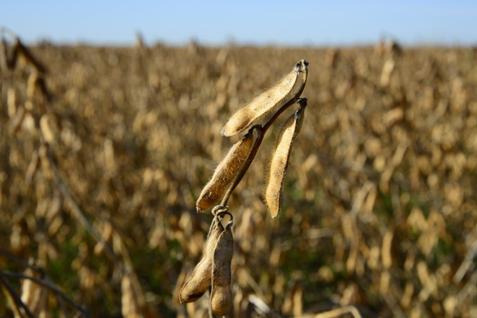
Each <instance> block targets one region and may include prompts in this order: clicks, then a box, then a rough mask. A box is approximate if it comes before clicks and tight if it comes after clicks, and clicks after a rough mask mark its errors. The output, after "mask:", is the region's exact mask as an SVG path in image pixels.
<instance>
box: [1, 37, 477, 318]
mask: <svg viewBox="0 0 477 318" xmlns="http://www.w3.org/2000/svg"><path fill="white" fill-rule="evenodd" d="M9 45H10V46H11V45H12V43H10V44H9ZM10 48H11V47H10ZM29 52H30V53H31V54H32V55H33V56H34V58H35V59H36V60H37V61H38V62H40V63H41V64H42V65H43V66H44V68H45V70H43V69H42V67H41V66H40V65H39V64H38V65H35V61H34V60H33V61H32V60H31V59H28V56H27V55H25V54H23V55H25V56H18V61H17V63H16V65H15V67H10V68H8V67H6V64H7V63H6V62H5V61H3V63H2V65H1V69H0V78H1V79H0V90H1V104H0V105H1V107H0V238H1V242H2V244H1V247H0V286H1V288H2V295H1V296H0V297H1V298H0V316H2V317H13V316H14V315H16V316H17V317H28V315H29V314H31V316H33V317H73V316H75V315H78V316H81V315H84V316H86V315H88V314H89V315H91V316H92V317H121V316H124V317H141V316H143V317H176V316H177V317H207V306H208V305H207V304H208V302H207V298H208V297H207V296H203V297H202V298H200V299H199V301H197V302H195V303H190V304H187V305H180V304H179V303H178V301H177V289H178V286H179V285H180V282H182V281H183V280H184V277H185V274H186V273H187V272H189V271H190V270H191V269H192V268H193V266H194V265H195V264H196V263H197V261H198V260H199V258H200V255H201V251H202V248H203V245H204V241H205V235H206V233H207V229H208V225H209V223H210V220H211V218H212V216H211V215H210V213H205V214H199V213H197V212H196V210H195V202H196V200H197V197H198V196H199V194H200V191H201V189H202V187H203V186H204V184H206V182H207V180H208V179H209V178H210V176H211V174H212V172H213V171H214V169H215V167H216V165H217V163H218V162H219V160H220V159H221V158H222V157H223V156H224V154H225V153H226V151H227V149H228V148H230V146H231V141H230V139H228V138H225V137H223V136H221V135H220V130H221V128H222V127H223V125H224V123H225V122H226V121H227V119H228V118H229V117H230V115H231V114H232V113H233V112H235V111H236V110H237V109H238V108H240V107H241V106H243V105H244V104H246V103H247V102H248V101H250V100H251V99H252V98H253V97H254V96H256V95H257V94H259V93H260V92H262V91H264V90H265V89H267V88H268V87H270V86H271V85H273V84H274V83H276V82H277V81H278V80H279V79H280V78H281V77H282V76H283V75H284V74H286V73H287V72H288V71H289V70H290V68H291V66H293V65H294V63H295V62H296V61H297V60H299V59H301V58H305V59H307V60H308V61H309V63H310V66H309V76H308V82H307V85H306V88H305V90H304V92H303V96H306V97H307V98H308V106H307V113H306V117H305V119H304V123H303V127H302V130H301V132H300V134H299V136H298V137H297V139H296V142H295V144H294V151H293V155H292V156H291V158H290V163H289V171H288V173H287V178H286V180H285V183H284V192H283V206H282V209H281V211H280V212H279V215H278V217H277V218H275V219H272V218H271V217H270V215H269V214H268V212H267V208H266V205H265V203H264V199H263V194H264V189H265V185H266V182H267V176H268V167H269V161H270V153H271V152H272V147H273V140H274V139H276V138H275V137H276V135H277V131H276V130H275V129H272V130H271V134H269V135H268V136H266V137H265V141H264V144H263V146H262V148H261V149H260V150H259V153H258V155H257V159H256V160H255V161H254V162H253V164H252V165H251V168H250V171H249V172H248V173H247V174H246V176H245V179H244V180H243V182H242V183H241V184H240V185H239V187H238V190H237V191H236V192H234V194H233V196H232V198H231V200H230V210H231V212H232V213H233V215H234V218H235V224H234V228H233V234H234V241H235V247H234V250H235V252H234V257H233V262H232V276H233V288H232V291H233V304H234V309H233V310H234V316H235V317H315V316H316V317H325V316H324V315H323V316H317V314H318V313H322V312H326V311H329V310H331V309H334V308H340V307H343V308H345V309H346V308H349V309H356V310H357V311H359V313H360V314H361V316H362V317H475V316H476V315H477V287H476V286H477V271H476V268H475V262H476V256H477V197H476V195H475V193H476V186H477V63H476V62H477V51H476V50H475V49H471V48H405V49H403V50H400V49H399V48H397V47H396V48H393V47H390V46H386V45H382V46H377V47H375V48H373V47H362V48H342V49H331V48H328V49H325V48H324V49H318V48H317V49H315V48H282V47H263V48H255V47H227V48H206V47H202V46H200V45H197V44H194V43H191V44H190V45H189V46H187V47H167V46H162V45H156V46H153V47H146V46H144V45H141V43H139V44H138V45H136V46H134V47H128V48H110V47H90V46H82V45H78V46H55V45H51V44H48V43H43V44H40V45H38V46H35V47H30V48H29ZM29 278H36V279H37V282H39V283H42V284H37V283H36V282H35V281H33V282H32V281H31V280H30V279H29ZM55 288H57V289H55ZM15 295H16V296H17V297H15ZM22 303H23V304H24V305H25V307H27V308H28V310H27V309H25V308H23V309H20V310H17V312H16V313H15V308H17V307H20V308H21V304H22ZM15 304H16V305H15ZM346 306H354V307H346ZM354 313H355V314H356V311H354ZM345 315H346V314H345ZM349 315H350V314H348V316H349Z"/></svg>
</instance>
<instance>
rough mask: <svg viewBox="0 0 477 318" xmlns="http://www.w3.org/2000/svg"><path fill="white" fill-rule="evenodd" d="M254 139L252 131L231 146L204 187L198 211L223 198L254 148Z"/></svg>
mask: <svg viewBox="0 0 477 318" xmlns="http://www.w3.org/2000/svg"><path fill="white" fill-rule="evenodd" d="M253 140H254V137H253V132H250V133H248V134H247V135H245V136H244V137H243V138H242V139H241V140H240V141H238V142H237V143H235V144H234V145H233V146H232V148H230V150H229V152H228V153H227V155H226V156H225V158H224V159H223V160H222V162H220V164H219V165H218V166H217V168H216V169H215V171H214V174H213V175H212V178H211V179H210V180H209V182H208V183H207V184H206V185H205V187H204V189H202V192H201V193H200V195H199V198H198V199H197V202H196V208H197V211H199V212H201V211H204V210H207V209H209V208H211V207H212V206H214V205H215V204H216V203H218V201H219V200H220V199H222V197H223V196H224V194H225V192H226V191H227V189H228V188H229V186H230V184H231V183H232V181H233V180H234V178H235V176H236V175H237V173H238V172H239V171H240V168H241V167H242V165H243V163H244V162H245V160H246V159H247V157H248V155H249V153H250V151H251V149H252V145H253Z"/></svg>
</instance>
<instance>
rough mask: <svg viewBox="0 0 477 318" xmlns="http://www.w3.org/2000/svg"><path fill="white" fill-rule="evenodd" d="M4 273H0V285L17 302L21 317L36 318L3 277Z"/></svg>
mask: <svg viewBox="0 0 477 318" xmlns="http://www.w3.org/2000/svg"><path fill="white" fill-rule="evenodd" d="M2 274H3V273H1V272H0V284H2V285H3V286H4V287H5V289H6V291H7V292H8V294H9V295H10V297H11V298H12V300H13V301H14V302H15V306H16V307H17V310H18V312H19V313H20V315H21V316H23V314H25V315H26V316H27V317H28V318H34V316H33V314H32V312H31V311H30V309H29V308H28V306H27V305H26V304H25V303H24V302H23V301H22V300H21V298H20V296H18V294H17V293H16V292H15V289H14V288H13V287H12V286H11V285H10V283H9V282H8V281H7V280H6V279H5V278H4V277H3V276H2ZM22 310H23V312H22Z"/></svg>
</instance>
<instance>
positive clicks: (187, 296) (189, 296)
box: [179, 218, 224, 304]
mask: <svg viewBox="0 0 477 318" xmlns="http://www.w3.org/2000/svg"><path fill="white" fill-rule="evenodd" d="M223 230H224V228H223V226H222V224H221V223H220V222H219V221H218V220H217V218H214V220H213V221H212V224H211V225H210V231H209V236H208V237H207V241H206V243H205V247H204V250H203V254H202V258H201V260H200V261H199V263H198V264H197V265H196V266H195V268H194V270H193V271H192V273H191V274H190V276H189V277H188V278H187V279H186V281H185V283H184V285H182V287H181V289H180V292H179V301H180V303H181V304H183V303H188V302H193V301H195V300H197V299H198V298H200V297H201V296H202V295H203V294H204V293H205V292H206V291H207V290H208V289H209V287H210V282H211V276H212V263H213V258H214V249H215V246H216V245H217V241H218V239H219V236H220V234H221V233H222V232H223Z"/></svg>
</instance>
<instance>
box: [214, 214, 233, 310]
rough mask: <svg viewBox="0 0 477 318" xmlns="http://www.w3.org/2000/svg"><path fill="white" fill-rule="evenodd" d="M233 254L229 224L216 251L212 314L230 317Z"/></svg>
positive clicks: (220, 238)
mask: <svg viewBox="0 0 477 318" xmlns="http://www.w3.org/2000/svg"><path fill="white" fill-rule="evenodd" d="M233 252H234V241H233V235H232V224H231V223H229V224H228V225H226V226H225V230H224V231H223V232H222V234H221V235H220V237H219V240H218V241H217V246H216V247H215V251H214V263H213V270H212V293H211V295H210V305H211V306H210V307H211V309H212V313H213V314H214V315H217V316H224V315H228V314H229V313H230V311H231V309H232V301H233V299H232V290H231V279H232V270H231V263H232V256H233Z"/></svg>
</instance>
